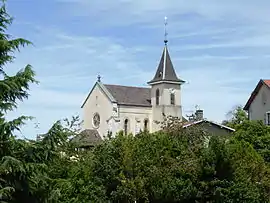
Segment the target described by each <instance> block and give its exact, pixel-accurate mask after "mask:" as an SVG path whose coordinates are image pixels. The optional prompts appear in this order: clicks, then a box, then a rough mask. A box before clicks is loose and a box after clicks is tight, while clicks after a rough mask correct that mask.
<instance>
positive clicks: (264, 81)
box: [244, 79, 270, 111]
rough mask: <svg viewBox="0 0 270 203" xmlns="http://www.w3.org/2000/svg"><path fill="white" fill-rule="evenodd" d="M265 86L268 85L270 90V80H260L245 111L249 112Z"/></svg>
mask: <svg viewBox="0 0 270 203" xmlns="http://www.w3.org/2000/svg"><path fill="white" fill-rule="evenodd" d="M263 85H266V86H267V87H268V88H270V80H262V79H261V80H260V81H259V82H258V84H257V86H256V87H255V89H254V90H253V92H252V93H251V95H250V97H249V99H248V101H247V103H246V105H245V106H244V110H246V111H247V110H248V109H249V107H250V105H251V103H252V102H253V100H254V99H255V97H256V96H257V94H258V92H259V91H260V89H261V87H262V86H263Z"/></svg>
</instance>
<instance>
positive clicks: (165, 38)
mask: <svg viewBox="0 0 270 203" xmlns="http://www.w3.org/2000/svg"><path fill="white" fill-rule="evenodd" d="M167 25H168V18H167V17H166V16H165V18H164V43H165V45H167V43H168V39H167V35H168V33H167Z"/></svg>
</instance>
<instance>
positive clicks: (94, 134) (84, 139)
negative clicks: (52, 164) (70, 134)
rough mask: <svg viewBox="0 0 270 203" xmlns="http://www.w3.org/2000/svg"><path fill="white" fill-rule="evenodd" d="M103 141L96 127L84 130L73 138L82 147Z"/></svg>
mask: <svg viewBox="0 0 270 203" xmlns="http://www.w3.org/2000/svg"><path fill="white" fill-rule="evenodd" d="M101 141H102V138H101V137H100V135H99V133H98V131H97V130H95V129H86V130H83V131H82V132H81V133H80V134H79V135H77V136H76V137H74V138H73V139H72V142H73V143H76V144H78V145H79V146H80V147H84V146H94V145H96V144H98V143H100V142H101Z"/></svg>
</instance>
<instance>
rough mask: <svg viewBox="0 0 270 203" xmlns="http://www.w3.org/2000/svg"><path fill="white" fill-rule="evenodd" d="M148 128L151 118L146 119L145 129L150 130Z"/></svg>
mask: <svg viewBox="0 0 270 203" xmlns="http://www.w3.org/2000/svg"><path fill="white" fill-rule="evenodd" d="M148 128H149V120H148V119H145V120H144V128H143V129H144V131H146V130H148Z"/></svg>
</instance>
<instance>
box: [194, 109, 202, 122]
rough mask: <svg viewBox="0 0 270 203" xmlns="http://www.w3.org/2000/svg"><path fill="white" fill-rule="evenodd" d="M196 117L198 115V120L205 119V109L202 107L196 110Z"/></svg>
mask: <svg viewBox="0 0 270 203" xmlns="http://www.w3.org/2000/svg"><path fill="white" fill-rule="evenodd" d="M195 117H196V120H197V121H199V120H203V110H201V109H199V110H196V112H195Z"/></svg>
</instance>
